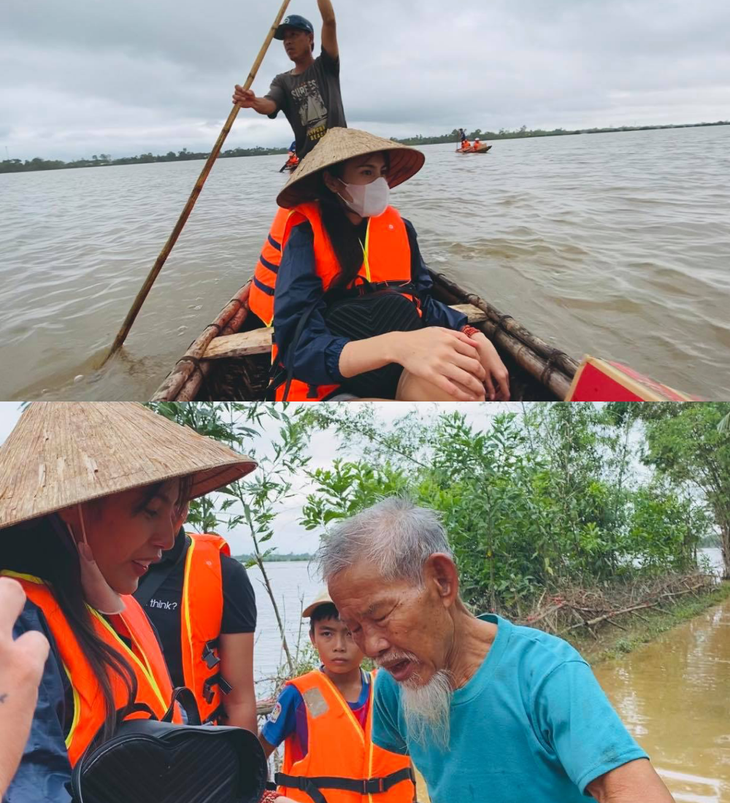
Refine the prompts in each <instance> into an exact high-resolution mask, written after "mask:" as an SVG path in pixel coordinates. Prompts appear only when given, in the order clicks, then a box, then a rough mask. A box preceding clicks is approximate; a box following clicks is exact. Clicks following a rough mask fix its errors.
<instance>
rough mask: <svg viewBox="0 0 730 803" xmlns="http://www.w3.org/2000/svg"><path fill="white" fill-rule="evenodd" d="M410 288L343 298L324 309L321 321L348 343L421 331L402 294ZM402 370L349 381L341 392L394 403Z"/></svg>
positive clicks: (415, 312) (389, 368)
mask: <svg viewBox="0 0 730 803" xmlns="http://www.w3.org/2000/svg"><path fill="white" fill-rule="evenodd" d="M411 289H412V288H411V287H410V286H405V287H402V288H399V289H391V288H386V289H384V290H372V289H369V288H367V287H365V288H364V292H362V293H358V294H357V295H353V296H350V297H348V296H345V297H344V298H341V299H339V300H337V301H334V302H333V303H332V304H330V306H329V307H328V308H327V310H326V312H325V315H324V319H325V323H326V324H327V328H328V329H329V330H330V332H332V334H335V335H340V336H341V337H347V338H349V339H350V340H366V339H367V338H369V337H377V336H378V335H384V334H387V333H388V332H412V331H414V330H416V329H422V328H423V319H422V318H421V316H420V315H419V313H418V307H417V306H416V304H415V302H414V301H412V300H411V299H410V298H408V297H407V296H406V295H404V293H406V292H408V291H409V290H411ZM402 373H403V366H402V365H398V364H396V363H393V364H391V365H385V366H383V367H382V368H378V369H376V370H375V371H368V372H367V373H364V374H358V375H357V376H353V377H350V378H349V379H347V380H346V381H345V382H344V383H343V385H342V390H343V391H345V392H347V393H352V394H353V395H354V396H360V397H363V398H371V397H375V398H378V399H394V398H395V394H396V390H397V389H398V382H399V380H400V377H401V374H402Z"/></svg>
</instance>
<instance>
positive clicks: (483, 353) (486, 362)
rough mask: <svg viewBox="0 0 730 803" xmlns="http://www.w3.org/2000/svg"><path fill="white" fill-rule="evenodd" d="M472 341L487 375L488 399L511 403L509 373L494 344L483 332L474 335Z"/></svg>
mask: <svg viewBox="0 0 730 803" xmlns="http://www.w3.org/2000/svg"><path fill="white" fill-rule="evenodd" d="M470 340H471V341H472V342H473V343H474V345H475V346H476V348H477V351H478V352H479V360H480V362H481V364H482V367H483V368H484V371H485V374H486V379H485V380H484V387H485V388H486V391H487V398H488V399H489V401H509V400H510V393H509V371H508V370H507V369H506V368H505V365H504V363H503V362H502V360H501V359H500V356H499V354H497V349H495V348H494V344H493V343H492V341H491V340H490V339H489V338H488V337H487V336H486V335H485V334H484V333H483V332H477V333H476V334H472V335H471V336H470Z"/></svg>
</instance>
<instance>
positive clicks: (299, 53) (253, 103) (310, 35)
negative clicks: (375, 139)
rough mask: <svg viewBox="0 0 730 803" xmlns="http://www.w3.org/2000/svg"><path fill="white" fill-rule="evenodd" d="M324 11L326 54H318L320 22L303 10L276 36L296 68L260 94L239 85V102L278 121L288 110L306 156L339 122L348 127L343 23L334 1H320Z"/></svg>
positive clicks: (299, 152)
mask: <svg viewBox="0 0 730 803" xmlns="http://www.w3.org/2000/svg"><path fill="white" fill-rule="evenodd" d="M317 5H318V6H319V11H320V14H321V15H322V52H321V54H320V55H319V56H317V57H316V58H315V57H314V55H313V51H314V26H313V25H312V23H311V22H310V21H309V20H307V19H305V18H304V17H300V16H299V15H297V14H291V15H290V16H288V17H285V18H284V20H283V22H282V23H281V25H280V26H279V27H278V28H277V29H276V34H275V37H276V39H279V40H280V41H282V42H283V43H284V50H285V51H286V54H287V56H288V57H289V58H290V59H291V60H292V61H293V62H294V68H293V69H292V70H289V71H288V72H284V73H281V74H280V75H277V76H276V77H275V78H274V80H273V81H272V83H271V87H270V89H269V91H268V93H267V94H266V95H265V96H264V97H262V98H259V97H256V95H255V94H254V92H253V90H251V89H249V90H244V89H243V88H242V87H240V86H238V85H236V89H235V92H234V94H233V102H234V103H237V104H238V105H239V106H241V108H243V109H253V110H254V111H256V112H258V113H259V114H263V115H266V116H267V117H270V118H271V119H272V120H273V119H274V118H275V117H276V116H277V115H278V114H279V112H280V111H281V112H284V114H285V115H286V118H287V120H288V121H289V124H290V125H291V127H292V130H293V131H294V136H295V138H296V143H297V155H298V156H299V158H300V159H303V158H304V157H305V156H306V155H307V154H308V153H309V151H311V150H312V148H314V146H315V145H316V144H317V142H318V141H319V140H320V139H321V138H322V137H323V136H324V135H325V133H326V132H327V131H328V130H329V129H330V128H334V127H335V126H338V127H342V128H346V127H347V122H346V120H345V110H344V108H343V105H342V92H341V90H340V50H339V46H338V44H337V21H336V18H335V12H334V9H333V8H332V3H331V0H317Z"/></svg>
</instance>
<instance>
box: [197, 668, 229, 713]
mask: <svg viewBox="0 0 730 803" xmlns="http://www.w3.org/2000/svg"><path fill="white" fill-rule="evenodd" d="M213 686H218V688H219V689H220V690H221V692H222V693H223V694H230V693H231V692H232V691H233V686H231V684H230V683H229V682H228V681H227V680H226V679H225V678H224V677H223V676H222V675H221V673H220V672H218V673H217V674H215V675H212V676H211V677H209V678H208V680H206V681H205V683H204V684H203V699H204V700H205V702H206V703H208V705H210V704H211V703H212V702H213V697H214V696H215V692H214V691H213Z"/></svg>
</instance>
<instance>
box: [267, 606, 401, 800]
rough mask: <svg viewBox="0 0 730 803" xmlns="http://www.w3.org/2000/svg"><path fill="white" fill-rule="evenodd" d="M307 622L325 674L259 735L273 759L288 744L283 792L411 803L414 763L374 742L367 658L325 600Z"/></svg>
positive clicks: (297, 686) (290, 686) (296, 685)
mask: <svg viewBox="0 0 730 803" xmlns="http://www.w3.org/2000/svg"><path fill="white" fill-rule="evenodd" d="M302 616H303V618H306V617H309V621H310V626H309V638H310V639H311V641H312V644H313V645H314V648H315V649H316V651H317V654H318V655H319V659H320V661H321V666H320V668H319V669H315V670H314V671H312V672H308V673H307V674H306V675H302V676H301V677H298V678H295V679H294V680H290V681H289V682H288V683H287V684H286V685H285V686H284V689H283V691H282V692H281V694H280V695H279V699H278V700H277V702H276V705H275V706H274V710H273V711H272V713H271V715H270V716H269V719H268V720H267V722H266V723H265V724H264V726H263V728H262V729H261V733H260V734H259V741H260V742H261V745H262V746H263V748H264V753H265V754H266V757H267V758H268V757H269V756H270V755H271V754H272V753H273V752H274V750H276V748H277V747H278V746H279V745H280V744H281V743H282V742H283V743H284V763H283V765H282V771H281V772H280V773H277V775H276V783H277V784H278V790H279V792H280V793H281V794H284V795H286V797H287V799H292V800H301V801H306V803H311V801H312V800H320V799H324V800H326V801H327V803H353V802H354V801H361V800H362V801H364V802H365V801H368V802H369V803H412V801H413V800H414V796H415V786H414V783H413V775H412V770H411V763H410V760H409V759H408V758H406V757H404V756H401V755H398V754H397V753H391V752H388V751H386V750H382V749H381V748H379V747H376V746H375V745H373V742H372V740H371V738H370V734H371V729H372V711H373V709H372V686H373V679H374V677H375V674H374V673H372V674H371V673H368V672H365V671H364V670H363V669H362V668H361V666H360V665H361V663H362V660H363V654H362V652H360V650H359V649H358V647H357V645H356V644H355V643H354V641H353V639H352V634H351V633H350V631H349V630H348V629H347V627H346V626H345V625H344V624H343V623H342V622H341V621H340V618H339V615H338V613H337V608H336V607H335V606H334V604H333V603H332V600H331V599H330V597H329V595H328V594H327V593H324V594H321V595H320V596H319V597H318V598H317V599H316V600H315V601H314V602H313V603H312V604H311V605H309V607H307V608H306V609H305V610H304V612H303V614H302ZM317 793H319V794H320V795H322V796H323V797H318V796H317Z"/></svg>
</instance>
